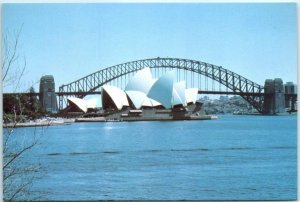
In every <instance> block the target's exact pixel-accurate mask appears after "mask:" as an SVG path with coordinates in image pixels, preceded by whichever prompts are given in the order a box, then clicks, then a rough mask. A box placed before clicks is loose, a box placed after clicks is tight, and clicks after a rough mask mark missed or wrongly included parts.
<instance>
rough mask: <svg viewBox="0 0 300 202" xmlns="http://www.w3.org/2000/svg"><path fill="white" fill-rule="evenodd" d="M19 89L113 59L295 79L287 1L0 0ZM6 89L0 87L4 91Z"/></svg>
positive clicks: (292, 18) (293, 26)
mask: <svg viewBox="0 0 300 202" xmlns="http://www.w3.org/2000/svg"><path fill="white" fill-rule="evenodd" d="M22 25H23V28H22V33H21V38H20V43H21V47H20V52H21V54H22V55H24V56H26V60H27V68H26V73H25V75H24V77H23V89H21V90H25V89H28V87H30V86H31V85H32V84H35V85H34V88H35V90H36V91H38V90H39V79H40V78H41V77H42V76H43V75H47V74H52V75H53V76H54V78H55V83H56V90H57V91H58V87H59V86H60V85H62V84H68V83H70V82H72V81H74V80H77V79H79V78H81V77H84V76H86V75H88V74H91V73H93V72H96V71H98V70H100V69H102V68H106V67H109V66H113V65H116V64H120V63H124V62H128V61H133V60H139V59H146V58H154V57H178V58H186V59H193V60H199V61H203V62H208V63H212V64H215V65H221V66H223V67H224V68H227V69H229V70H231V71H233V72H235V73H238V74H240V75H242V76H244V77H246V78H248V79H250V80H252V81H254V82H257V83H259V84H261V85H263V84H264V81H265V79H268V78H271V79H274V78H282V79H283V81H284V83H285V82H288V81H293V82H294V83H297V18H296V4H295V3H241V4H236V3H212V4H209V3H111V4H110V3H97V4H91V3H90V4H84V3H80V4H3V5H2V35H3V34H5V33H6V32H7V31H8V30H9V31H10V32H12V31H15V30H18V29H20V27H21V26H22ZM10 91H11V89H9V88H7V89H4V92H10Z"/></svg>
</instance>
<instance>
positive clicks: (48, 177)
mask: <svg viewBox="0 0 300 202" xmlns="http://www.w3.org/2000/svg"><path fill="white" fill-rule="evenodd" d="M296 128H297V123H296V116H221V117H219V119H218V120H212V121H173V122H129V123H126V122H111V123H72V124H70V125H64V126H53V127H48V128H43V131H44V134H43V135H42V137H41V140H40V142H41V144H40V145H39V146H38V147H35V148H34V149H33V150H31V151H30V153H29V154H28V155H26V157H25V158H26V161H27V162H30V161H33V162H40V163H41V165H42V167H43V170H42V171H41V172H42V173H41V174H42V177H41V178H40V179H39V180H37V181H36V182H35V184H34V185H33V187H32V189H33V190H34V191H38V192H39V193H44V194H43V198H44V199H47V200H97V199H104V200H105V199H120V200H122V199H167V200H168V199H169V200H183V199H187V200H206V199H208V200H215V199H217V200H218V199H224V200H234V199H235V200H288V199H296V193H297V185H296V183H297V181H296V176H297V156H296V155H297V154H296V150H297V141H296V139H297V132H296V130H297V129H296ZM17 130H24V131H25V132H26V135H27V136H30V134H31V133H33V130H35V129H33V128H20V129H17ZM40 131H41V128H38V132H40Z"/></svg>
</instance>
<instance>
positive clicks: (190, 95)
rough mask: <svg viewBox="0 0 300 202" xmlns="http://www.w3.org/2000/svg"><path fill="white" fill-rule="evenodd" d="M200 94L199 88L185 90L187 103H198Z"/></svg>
mask: <svg viewBox="0 0 300 202" xmlns="http://www.w3.org/2000/svg"><path fill="white" fill-rule="evenodd" d="M197 96H198V88H189V89H186V90H185V98H186V102H187V103H194V104H195V103H196V101H197Z"/></svg>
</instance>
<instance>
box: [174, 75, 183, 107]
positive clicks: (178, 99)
mask: <svg viewBox="0 0 300 202" xmlns="http://www.w3.org/2000/svg"><path fill="white" fill-rule="evenodd" d="M172 104H173V106H174V105H178V104H182V105H183V106H186V98H185V81H180V82H177V83H174V86H173V103H172Z"/></svg>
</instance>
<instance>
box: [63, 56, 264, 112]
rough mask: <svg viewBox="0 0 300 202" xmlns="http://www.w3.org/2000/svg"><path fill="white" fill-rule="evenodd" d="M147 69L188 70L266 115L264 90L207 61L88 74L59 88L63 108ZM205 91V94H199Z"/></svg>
mask: <svg viewBox="0 0 300 202" xmlns="http://www.w3.org/2000/svg"><path fill="white" fill-rule="evenodd" d="M145 67H149V68H151V69H155V68H171V69H179V70H184V71H190V72H193V73H196V74H200V75H203V76H205V77H207V78H210V79H212V80H213V81H216V82H218V83H219V84H220V85H223V86H225V87H226V88H228V89H230V90H231V91H232V92H233V94H238V95H240V96H242V97H243V98H244V99H245V100H246V101H248V102H249V103H250V104H251V105H252V106H253V107H254V108H255V109H256V110H257V111H258V112H260V113H263V100H264V87H263V86H261V85H259V84H257V83H255V82H253V81H251V80H249V79H247V78H245V77H243V76H241V75H239V74H236V73H234V72H232V71H230V70H228V69H225V68H223V67H222V66H217V65H213V64H209V63H206V62H201V61H196V60H189V59H180V58H159V57H158V58H151V59H143V60H136V61H131V62H126V63H122V64H118V65H115V66H111V67H107V68H105V69H101V70H99V71H97V72H94V73H92V74H90V75H87V76H85V77H83V78H81V79H78V80H76V81H74V82H71V83H69V84H66V85H62V86H60V87H59V93H58V95H59V109H60V110H61V109H63V104H64V103H66V102H67V97H68V96H71V95H73V96H74V95H76V96H77V97H81V98H82V97H84V96H85V95H87V94H92V92H95V91H96V90H97V89H99V87H101V86H103V85H104V84H106V83H108V82H111V81H113V80H115V79H117V78H119V77H122V76H124V75H125V76H126V75H127V74H130V73H133V72H136V71H138V70H141V69H143V68H145ZM199 92H201V91H199Z"/></svg>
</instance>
